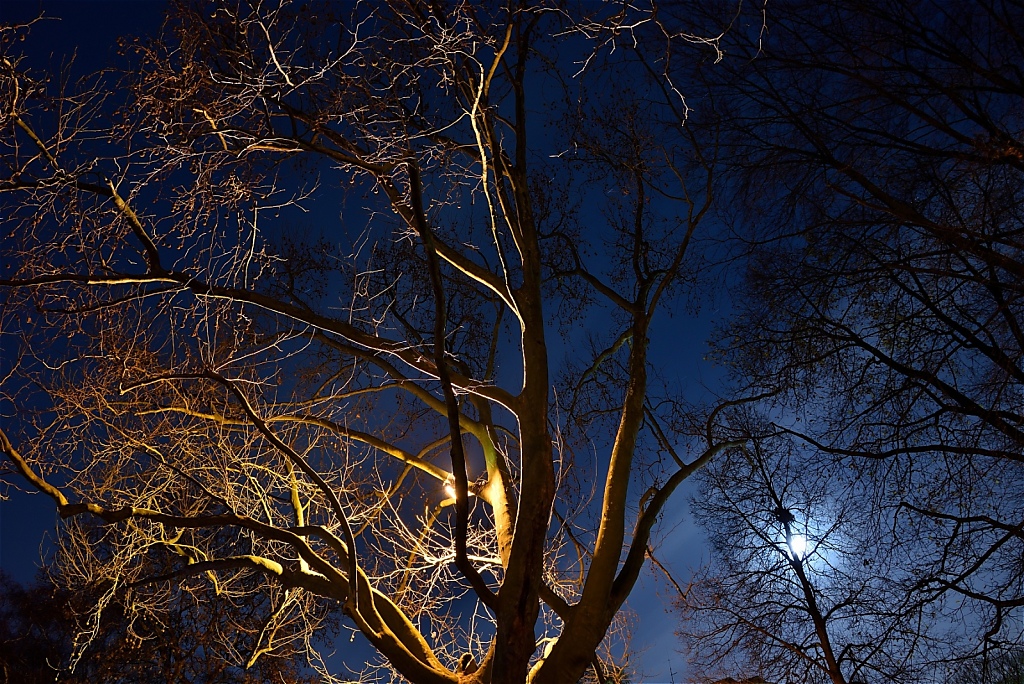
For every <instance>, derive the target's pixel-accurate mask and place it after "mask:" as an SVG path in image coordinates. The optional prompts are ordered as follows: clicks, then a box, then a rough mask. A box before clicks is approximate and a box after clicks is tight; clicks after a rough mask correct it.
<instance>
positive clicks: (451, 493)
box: [444, 484, 455, 499]
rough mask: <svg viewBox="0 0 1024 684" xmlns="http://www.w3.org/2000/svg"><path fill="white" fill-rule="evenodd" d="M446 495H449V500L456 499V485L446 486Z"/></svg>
mask: <svg viewBox="0 0 1024 684" xmlns="http://www.w3.org/2000/svg"><path fill="white" fill-rule="evenodd" d="M444 493H445V494H447V495H448V498H449V499H454V498H455V485H453V484H446V485H445V486H444Z"/></svg>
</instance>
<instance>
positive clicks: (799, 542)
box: [789, 534, 807, 560]
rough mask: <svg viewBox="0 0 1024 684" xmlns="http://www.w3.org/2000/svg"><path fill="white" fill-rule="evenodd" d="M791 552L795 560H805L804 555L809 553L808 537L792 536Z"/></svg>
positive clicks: (790, 538)
mask: <svg viewBox="0 0 1024 684" xmlns="http://www.w3.org/2000/svg"><path fill="white" fill-rule="evenodd" d="M789 550H790V551H791V552H792V553H793V558H794V559H795V560H803V557H804V554H805V553H807V537H805V536H804V535H802V534H793V535H790V537H789Z"/></svg>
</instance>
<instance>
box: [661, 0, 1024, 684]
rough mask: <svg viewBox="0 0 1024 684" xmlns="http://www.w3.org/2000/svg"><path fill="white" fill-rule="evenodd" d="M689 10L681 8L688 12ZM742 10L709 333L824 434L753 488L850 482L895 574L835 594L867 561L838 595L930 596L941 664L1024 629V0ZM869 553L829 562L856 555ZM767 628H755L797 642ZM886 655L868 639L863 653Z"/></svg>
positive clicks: (781, 417)
mask: <svg viewBox="0 0 1024 684" xmlns="http://www.w3.org/2000/svg"><path fill="white" fill-rule="evenodd" d="M695 9H696V8H693V7H691V6H690V5H686V4H684V5H681V6H678V12H679V18H680V21H681V20H682V18H684V17H688V16H690V15H687V14H685V13H686V12H688V11H689V10H695ZM762 9H764V10H765V11H766V12H767V14H763V13H762ZM747 10H750V8H744V11H741V12H740V13H739V14H738V15H737V14H736V13H735V11H734V8H733V11H730V13H729V14H728V15H727V16H724V17H723V18H721V19H720V21H721V22H722V25H725V24H726V23H729V22H731V25H732V26H734V27H736V30H735V31H733V32H731V33H729V34H728V36H727V37H726V40H725V42H723V44H722V50H723V54H724V59H723V60H722V62H721V64H719V65H718V66H717V67H716V68H717V69H718V71H707V72H704V79H705V82H706V83H707V85H708V92H709V93H711V94H712V95H713V97H714V101H715V107H716V114H717V116H718V120H719V121H720V122H721V123H722V125H723V126H724V127H725V129H726V130H724V131H723V134H722V136H723V137H722V140H723V148H724V149H728V150H729V152H728V153H723V155H722V158H723V159H728V160H730V165H731V166H732V170H733V172H734V175H732V176H731V178H732V185H728V184H727V185H726V186H723V187H729V188H730V191H729V195H730V197H732V199H733V201H732V202H731V203H730V204H729V205H728V207H729V212H728V216H727V218H728V219H729V220H730V223H731V225H732V226H733V228H734V234H735V235H736V236H737V237H739V238H741V239H742V240H743V241H744V243H745V244H746V245H747V247H748V250H747V251H746V253H745V256H747V257H749V259H748V260H747V261H746V263H747V264H748V270H747V271H746V273H744V274H743V278H742V283H741V285H740V286H739V287H738V288H737V291H736V296H735V298H734V299H735V302H736V306H737V309H738V314H739V315H738V317H737V318H736V319H735V320H734V321H733V322H732V323H731V324H729V325H727V326H725V327H724V328H723V330H722V331H721V334H720V335H719V337H718V340H717V348H718V353H719V354H720V358H721V359H722V360H723V361H724V363H726V364H727V365H728V366H729V368H730V369H731V370H732V372H733V377H734V379H735V382H736V386H738V387H741V388H747V391H749V392H750V393H753V394H756V393H765V394H770V395H771V398H770V399H768V400H766V401H765V402H764V406H763V408H762V410H763V411H764V414H765V415H768V416H770V417H771V419H772V420H773V421H774V423H775V428H776V429H777V430H779V431H781V432H782V433H785V434H789V435H792V436H794V437H795V438H798V439H799V440H800V441H802V442H803V444H804V445H805V446H804V447H800V449H799V450H800V451H803V450H804V449H806V450H808V454H809V456H808V457H807V458H805V459H801V462H802V465H801V466H800V468H801V471H802V472H800V473H797V474H794V473H788V472H787V471H783V473H782V478H783V479H782V480H781V481H769V480H768V479H765V478H762V481H761V483H760V487H761V489H762V494H761V496H766V495H767V494H768V492H769V491H770V489H766V488H767V487H769V485H771V486H772V487H774V488H776V490H778V488H780V487H783V486H784V483H785V482H788V481H789V479H788V478H791V477H799V478H804V477H806V476H810V477H811V478H812V480H819V479H820V480H821V483H822V484H821V485H816V486H820V487H821V492H822V497H823V499H822V501H823V502H826V503H827V502H832V503H831V504H828V505H834V506H838V511H839V512H841V511H843V510H845V506H846V504H847V502H850V501H851V500H854V498H856V500H857V506H858V507H859V508H861V509H862V512H861V513H859V514H858V515H857V525H863V526H865V527H864V530H863V531H862V532H860V533H858V534H856V535H854V539H861V540H862V541H859V542H857V543H856V544H857V545H863V544H867V543H868V542H867V541H863V540H869V539H870V540H874V541H873V543H870V544H868V546H867V547H866V554H867V556H866V558H865V559H864V560H865V561H871V562H873V563H877V564H879V566H878V567H882V568H884V570H877V571H874V572H877V573H878V578H879V579H880V580H885V581H895V582H898V587H897V586H895V585H892V586H891V588H892V589H898V591H897V593H896V594H895V595H893V594H892V592H891V591H888V590H887V591H886V592H883V593H882V594H879V595H878V596H877V597H876V596H873V595H872V594H871V593H870V592H869V593H868V595H867V600H866V602H864V601H863V600H862V599H863V598H864V595H863V594H861V593H856V594H854V595H855V596H856V597H857V600H856V601H852V599H851V600H850V601H847V600H846V599H845V598H844V597H847V596H849V595H850V594H849V592H851V591H858V592H859V590H858V589H856V588H857V587H858V586H859V585H858V584H857V583H856V582H854V583H853V584H843V583H840V584H839V585H837V587H838V588H837V589H835V590H832V589H825V588H822V589H821V591H822V595H823V597H824V598H823V599H822V603H828V604H831V605H835V606H841V610H839V613H840V614H847V615H849V617H850V619H860V620H866V619H867V617H865V616H871V615H876V614H879V611H882V614H885V613H886V612H887V611H891V610H894V609H898V610H901V611H904V612H903V617H902V618H900V616H899V615H893V616H892V618H893V619H896V620H897V622H898V621H899V620H902V621H903V622H904V623H905V624H904V627H903V628H901V629H910V628H911V626H912V625H914V624H915V621H916V620H917V619H918V618H922V621H921V622H919V623H916V624H918V625H919V627H918V629H919V634H920V637H921V639H922V640H925V639H941V640H943V641H945V642H946V647H945V650H943V651H941V652H935V653H933V654H932V655H931V656H928V657H929V658H931V659H933V662H938V661H939V660H942V659H948V658H958V657H971V656H973V655H974V654H980V653H985V652H988V651H991V650H992V649H996V650H998V649H1000V648H1003V647H1007V646H1010V647H1019V646H1020V644H1021V641H1022V636H1024V635H1022V627H1021V626H1022V620H1021V617H1022V609H1024V563H1022V562H1021V559H1022V558H1024V333H1022V330H1024V327H1022V323H1024V298H1022V295H1024V286H1022V283H1024V220H1022V219H1024V216H1022V215H1021V207H1022V206H1024V204H1022V201H1021V200H1022V193H1024V182H1022V181H1024V174H1022V171H1024V141H1022V138H1021V133H1022V131H1024V106H1022V105H1024V72H1022V71H1021V68H1020V64H1021V63H1022V57H1024V34H1022V33H1021V27H1022V26H1024V7H1022V5H1021V4H1020V3H1018V2H1003V1H1001V0H984V1H982V2H932V1H927V0H922V1H917V2H886V1H882V0H879V1H858V2H842V3H840V2H800V1H797V2H780V3H771V4H770V5H769V6H767V7H766V8H762V7H757V8H756V9H754V10H750V11H747ZM766 17H767V18H766ZM713 19H714V18H713V17H711V16H709V15H707V14H705V21H707V22H712V21H713ZM763 21H767V30H762V28H761V27H762V22H763ZM733 39H735V40H733ZM678 82H680V83H682V82H683V81H682V79H679V80H678ZM787 448H789V447H787ZM794 448H795V447H794ZM721 477H726V478H728V477H729V475H728V474H727V473H723V474H722V475H721ZM828 482H831V483H832V484H831V485H829V486H825V485H826V483H828ZM715 486H716V491H718V492H719V495H720V496H721V497H726V498H725V499H722V501H726V502H727V503H726V504H723V505H726V508H728V509H729V510H725V509H723V510H720V511H718V513H720V514H722V515H726V516H732V522H729V523H724V524H726V525H727V526H735V525H743V524H745V523H744V522H743V520H742V518H743V516H749V515H750V511H745V510H742V506H739V504H738V503H737V502H733V501H731V500H728V496H729V495H728V494H727V491H728V488H729V487H730V486H732V485H730V484H729V483H728V482H725V481H722V480H719V481H718V483H717V485H715ZM783 503H784V505H786V506H789V505H790V504H788V503H785V502H783ZM709 512H710V511H709ZM839 512H837V513H835V515H836V516H839V515H840V513H839ZM761 514H762V515H764V510H762V511H761ZM736 516H739V517H736ZM839 519H840V518H839V517H835V518H831V517H829V515H826V516H825V518H824V519H823V520H821V521H819V524H822V525H825V526H826V528H827V527H828V525H830V524H833V523H836V522H837V521H838V520H839ZM707 524H708V525H709V526H711V528H712V529H715V528H716V527H717V526H718V525H720V524H723V523H721V522H720V521H716V520H714V519H713V518H712V517H708V518H707ZM746 524H753V521H747V523H746ZM746 548H747V547H739V548H737V549H731V548H729V547H728V545H726V546H725V547H723V548H721V549H720V550H721V551H722V553H723V554H724V555H723V556H722V558H723V559H724V560H723V562H726V563H737V564H738V565H736V566H731V565H730V566H728V567H727V569H726V570H725V572H726V573H727V574H726V577H737V576H734V575H732V574H730V573H731V571H732V570H734V569H735V570H737V571H738V572H740V573H743V572H747V571H748V570H749V568H748V567H747V566H745V565H742V563H741V559H744V560H751V559H749V558H746V557H745V556H744V554H745V553H747V552H746V551H745V550H744V549H746ZM858 551H859V549H857V548H853V549H847V550H846V553H847V554H852V556H851V557H850V559H848V560H847V561H844V562H849V563H852V564H853V565H852V566H849V567H847V566H843V567H839V568H830V569H829V572H832V571H833V570H836V571H839V570H842V571H843V572H848V571H849V572H852V571H854V570H855V569H856V564H857V563H856V561H855V560H854V558H855V556H856V555H857V552H858ZM776 555H777V556H778V554H776ZM842 555H843V554H840V556H842ZM777 562H778V563H781V564H782V566H785V565H786V562H785V560H784V559H781V557H780V558H779V559H778V560H777ZM712 572H713V573H714V571H712ZM830 592H832V593H830ZM883 599H884V600H883ZM780 609H781V606H780ZM787 610H788V608H787ZM837 610H838V609H837ZM740 617H741V618H743V619H750V618H752V617H756V615H754V614H753V613H743V615H742V616H740ZM786 624H787V625H788V624H789V623H786ZM782 626H783V625H778V627H779V629H781V628H782ZM763 637H764V642H763V644H762V645H761V646H759V649H785V648H787V644H792V643H799V642H793V641H792V640H790V639H787V638H786V637H785V636H784V634H782V633H777V632H776V631H769V632H768V633H765V634H764V635H763ZM750 638H753V636H751V637H750ZM776 638H779V641H778V642H773V639H776ZM880 638H881V637H872V640H871V642H870V644H873V645H874V646H876V647H877V648H878V649H881V651H885V652H886V658H888V659H891V661H892V662H894V663H896V662H898V661H899V660H900V659H901V658H905V659H908V660H907V662H912V661H913V660H914V659H915V658H916V657H917V655H915V654H919V653H920V652H918V651H915V650H914V649H915V648H917V646H915V647H914V648H912V647H911V646H910V645H908V644H907V642H905V641H904V640H902V639H901V640H897V641H896V642H895V643H885V642H884V641H880V640H879V639H880ZM821 646H822V645H821V644H820V643H819V645H818V648H820V647H821ZM918 646H920V643H919V644H918ZM865 647H867V643H865ZM881 651H878V652H876V656H878V655H880V653H881ZM805 655H806V654H805ZM869 656H870V657H869ZM876 656H871V654H870V648H869V649H868V651H863V648H862V654H861V655H856V654H855V653H851V654H850V658H851V660H850V663H851V667H853V663H855V662H865V663H866V662H868V661H869V660H870V658H871V657H876ZM779 657H781V655H780V656H779ZM880 667H881V666H880ZM851 672H852V670H851ZM882 672H885V670H884V669H880V670H879V673H880V674H878V675H875V676H876V677H882V680H880V681H889V680H888V679H885V676H882V674H881V673H882ZM867 674H868V675H870V673H867ZM846 676H848V675H846ZM886 676H888V675H886ZM908 676H909V675H908ZM770 678H771V677H769V679H770ZM869 681H871V680H870V679H869Z"/></svg>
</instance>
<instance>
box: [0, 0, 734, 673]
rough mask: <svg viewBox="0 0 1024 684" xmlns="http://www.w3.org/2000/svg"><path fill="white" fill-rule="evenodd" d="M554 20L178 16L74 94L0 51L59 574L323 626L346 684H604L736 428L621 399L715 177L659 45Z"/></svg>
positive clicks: (36, 483) (9, 362)
mask: <svg viewBox="0 0 1024 684" xmlns="http://www.w3.org/2000/svg"><path fill="white" fill-rule="evenodd" d="M584 9H585V11H586V12H587V13H586V14H582V15H580V14H578V13H575V12H577V11H578V8H577V9H572V10H570V5H568V4H566V6H562V5H561V4H550V5H547V4H540V5H537V6H530V5H527V4H525V3H509V4H507V5H501V4H493V5H484V4H481V5H475V4H469V3H454V4H450V5H449V4H447V3H440V2H408V3H404V2H394V3H357V4H356V5H354V6H347V5H346V6H340V5H335V4H332V3H318V2H310V3H302V4H300V3H281V4H277V3H273V2H270V3H266V2H261V3H252V4H249V3H245V2H241V3H224V2H218V3H205V2H186V1H182V2H175V3H174V4H173V9H172V11H171V12H170V14H169V17H168V19H167V23H166V24H165V27H164V30H163V34H162V36H161V37H160V38H158V39H155V40H150V41H145V42H140V43H136V44H133V45H131V46H130V47H129V53H130V56H131V58H132V59H133V60H134V61H133V62H132V64H133V67H132V69H131V70H130V72H129V73H128V74H127V75H125V76H124V77H122V78H121V80H115V79H114V78H113V77H112V76H110V75H109V74H106V75H103V74H101V75H99V76H96V77H94V78H93V79H92V80H88V81H85V82H84V85H78V86H76V85H75V84H73V83H71V82H69V81H68V80H67V79H61V78H56V79H53V80H51V81H47V80H46V79H45V77H44V76H43V75H38V74H33V73H29V72H27V71H26V70H25V69H23V68H21V65H20V63H19V60H18V58H17V57H16V56H15V55H14V53H13V52H12V49H11V48H12V46H13V45H15V44H16V39H17V38H18V36H19V34H20V33H23V32H24V30H25V29H24V28H21V29H10V28H9V29H6V30H5V31H4V33H3V34H2V40H3V41H4V53H3V54H4V57H3V61H2V62H0V66H2V78H3V82H2V86H0V93H2V97H3V100H2V115H0V116H2V117H3V118H2V121H0V124H2V130H3V133H2V135H3V138H2V146H3V147H2V149H3V151H2V155H0V158H2V160H3V167H4V176H3V178H2V179H0V202H2V206H3V209H2V211H3V212H4V215H5V217H6V218H5V219H4V221H5V233H6V234H7V237H6V239H5V252H6V253H7V255H8V259H7V260H6V263H5V272H4V273H3V274H2V279H0V288H2V292H3V300H2V302H3V305H2V306H3V310H2V317H3V318H2V335H3V344H4V348H5V350H7V353H5V356H4V360H3V364H4V365H3V369H2V378H3V385H2V388H3V397H2V407H3V409H2V410H3V412H4V415H5V425H4V430H3V432H2V433H0V447H2V450H3V453H4V454H5V457H6V460H7V463H8V464H9V466H10V468H11V470H12V471H13V472H14V473H15V474H16V475H18V476H19V477H20V478H22V480H21V481H23V482H24V481H27V482H28V483H29V484H30V485H31V486H33V487H35V488H36V489H38V490H39V491H42V492H44V493H45V494H47V495H48V496H50V497H51V498H52V499H53V500H54V502H55V503H56V505H57V507H58V510H59V512H60V514H61V516H62V518H63V519H64V520H65V523H64V526H63V530H62V535H63V539H64V542H63V546H62V551H61V554H60V562H61V563H62V567H63V569H64V570H65V572H66V574H67V575H68V576H76V577H79V578H81V580H82V581H83V582H84V583H87V584H90V585H92V586H98V585H102V586H104V587H106V588H107V590H108V596H115V595H119V592H132V596H133V604H132V605H133V606H134V607H135V608H136V609H138V610H145V609H146V608H147V606H148V607H149V609H150V610H151V611H155V610H156V608H157V605H158V601H159V598H158V597H161V596H166V595H168V594H167V592H172V591H174V592H182V591H184V592H199V591H203V590H202V589H199V588H198V587H200V586H206V587H211V588H212V591H213V592H214V593H215V594H216V595H217V597H219V599H220V600H224V601H228V602H231V603H240V604H246V605H259V606H263V607H265V610H266V618H265V619H266V623H265V624H266V628H265V629H264V630H263V632H262V633H261V634H260V638H259V639H257V640H256V641H255V643H253V644H252V645H251V649H250V650H249V652H247V653H244V654H241V655H242V656H243V660H246V661H247V662H248V663H250V664H251V663H254V662H257V661H258V660H259V659H260V658H261V657H264V654H273V653H274V652H275V649H276V648H277V646H278V638H279V635H280V634H285V633H287V634H290V635H296V634H306V635H311V634H315V633H316V632H317V630H320V629H322V625H323V621H324V619H325V617H326V616H327V615H328V612H327V609H329V608H330V607H331V606H339V607H340V609H341V610H342V611H343V613H344V615H345V616H346V618H347V621H348V624H350V625H351V626H352V627H353V628H354V629H355V630H357V631H358V632H360V633H361V634H362V635H363V636H364V637H365V638H366V639H367V640H368V641H369V642H370V643H371V644H372V646H373V647H374V648H376V649H377V651H378V652H379V654H380V656H381V661H380V663H378V664H369V665H367V669H368V671H370V672H369V674H373V673H372V671H373V670H374V668H375V667H377V666H379V667H384V668H390V669H391V671H393V672H394V673H396V676H398V677H401V678H404V679H405V680H408V681H411V682H456V681H461V682H523V681H534V682H558V683H564V682H570V681H576V680H578V679H580V678H581V677H582V676H584V674H585V673H587V672H588V671H589V672H590V673H591V676H594V677H596V678H597V679H599V680H601V681H606V680H607V679H608V677H609V676H610V675H609V673H616V672H618V671H619V670H618V667H617V666H616V665H615V664H614V663H607V662H602V661H601V658H600V657H599V656H598V654H599V653H602V652H604V649H606V648H607V647H608V646H609V644H608V642H607V641H606V634H607V633H608V632H609V629H610V628H611V627H612V626H613V625H614V624H615V621H616V619H617V616H619V615H620V611H621V608H622V606H623V603H624V601H625V600H626V597H627V596H628V595H629V593H630V591H631V590H632V588H633V585H634V583H635V582H636V580H637V577H638V575H639V573H640V571H641V568H642V567H643V565H644V562H645V558H646V555H647V553H648V549H649V546H650V544H651V542H652V531H653V529H654V526H655V524H656V521H657V519H658V516H659V514H660V513H661V511H662V510H663V509H664V508H665V506H666V505H667V503H668V501H669V499H670V497H671V495H672V493H673V492H674V491H675V490H676V489H677V488H678V486H679V484H680V483H681V482H682V481H683V480H685V479H686V478H687V477H689V476H690V475H691V474H693V473H694V472H696V471H697V470H698V469H699V468H701V467H702V466H703V465H704V464H705V463H707V462H708V461H709V460H710V459H711V458H712V457H713V456H714V455H715V454H716V453H719V452H721V451H722V450H723V449H727V448H729V447H733V446H736V445H737V444H739V443H740V442H741V441H742V436H735V435H734V436H731V437H729V438H728V439H726V438H723V437H720V436H719V435H718V432H717V428H716V427H715V424H714V421H711V420H709V421H708V422H707V424H706V426H703V423H701V424H702V428H701V429H700V430H696V431H694V430H689V431H688V430H686V429H684V427H685V426H686V425H689V424H691V423H688V422H683V421H674V422H673V421H669V420H666V418H668V417H671V416H673V415H678V404H677V403H675V401H674V397H672V396H671V395H670V394H669V393H668V392H667V391H666V390H664V389H663V388H662V387H660V386H659V383H657V382H652V381H650V380H649V379H648V372H649V367H650V365H651V361H650V359H649V356H648V346H649V344H650V336H651V331H652V322H653V321H654V320H655V317H656V312H657V311H658V310H659V309H660V308H661V307H664V306H665V305H666V304H668V303H671V302H673V301H675V300H677V298H678V297H680V296H681V295H683V294H687V293H689V290H688V289H687V288H688V286H691V285H692V284H693V283H694V278H695V275H696V273H697V269H698V265H699V260H697V259H696V258H695V255H693V254H692V253H691V252H692V251H693V250H692V248H693V245H694V244H695V239H694V236H695V234H696V231H697V228H698V225H699V224H700V222H701V220H702V218H703V217H704V215H705V212H706V211H707V209H708V207H709V204H710V201H711V180H712V170H713V165H714V158H713V152H714V150H713V148H711V147H708V148H701V147H699V146H697V145H696V144H695V140H694V139H693V137H692V134H691V133H690V132H689V130H688V129H685V128H681V127H680V126H678V121H679V112H680V111H681V110H682V109H683V104H682V102H681V100H679V96H678V93H677V92H676V91H675V89H674V88H673V87H672V85H671V81H670V79H668V77H667V74H666V71H665V66H666V65H667V64H668V61H667V59H666V58H667V56H668V54H669V52H668V51H667V46H668V45H669V44H670V42H671V41H672V40H674V39H675V38H676V37H673V36H671V35H669V34H667V33H666V31H665V30H664V27H663V26H662V25H661V24H660V23H659V22H658V20H657V14H656V13H655V12H654V8H652V7H647V8H637V7H633V6H631V5H619V4H607V5H604V4H602V5H593V6H589V5H586V4H585V5H584ZM679 38H683V39H686V40H696V38H694V37H691V36H679ZM698 42H699V41H698ZM712 42H713V41H712ZM651 55H654V57H652V56H651ZM609 84H617V87H616V88H615V89H610V88H609ZM303 212H307V213H306V214H305V216H307V217H309V218H308V219H306V222H305V223H303V219H302V217H303ZM339 213H340V218H339ZM582 322H586V323H587V327H588V328H590V329H591V331H592V335H591V336H590V338H589V339H588V338H586V337H585V336H584V335H581V334H580V330H581V326H582ZM559 332H560V333H561V335H562V336H563V340H564V344H565V346H564V354H565V355H566V356H567V357H569V361H568V362H567V363H564V364H563V363H562V362H561V360H560V359H559V358H558V355H559V351H557V349H558V347H553V346H552V342H551V340H552V336H555V335H557V334H558V333H559ZM556 382H557V384H558V387H559V388H561V389H560V391H559V392H558V393H557V394H556V393H555V392H553V387H554V386H555V384H556ZM581 435H582V436H583V437H585V441H580V436H581ZM582 444H586V445H588V446H587V447H586V450H585V451H584V450H581V449H580V446H581V445H582ZM591 449H593V452H594V453H595V457H594V458H593V459H587V458H581V457H580V456H579V454H580V453H586V452H587V451H589V450H591ZM591 483H592V484H591ZM90 520H91V521H94V522H95V521H99V522H101V523H102V525H100V526H99V527H96V526H94V525H92V524H90V523H89V522H88V521H90ZM168 559H170V561H168ZM168 562H173V567H172V569H170V570H167V569H165V568H166V566H167V563H168ZM147 592H148V593H147ZM103 600H104V601H105V600H107V599H106V598H104V599H103ZM101 602H102V601H101ZM154 602H157V603H154ZM307 642H308V644H311V642H312V639H307ZM311 657H312V658H314V659H315V657H316V656H315V654H313V655H311ZM321 665H322V664H321ZM615 676H618V675H615Z"/></svg>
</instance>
